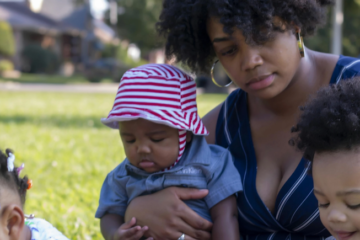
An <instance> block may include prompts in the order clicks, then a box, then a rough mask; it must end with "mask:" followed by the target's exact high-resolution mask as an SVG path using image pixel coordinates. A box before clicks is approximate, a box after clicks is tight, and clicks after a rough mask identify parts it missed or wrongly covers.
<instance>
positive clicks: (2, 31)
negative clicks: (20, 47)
mask: <svg viewBox="0 0 360 240" xmlns="http://www.w3.org/2000/svg"><path fill="white" fill-rule="evenodd" d="M14 43H15V40H14V36H13V32H12V29H11V26H10V25H9V24H8V23H7V22H4V21H0V55H5V56H13V55H14V54H15V44H14Z"/></svg>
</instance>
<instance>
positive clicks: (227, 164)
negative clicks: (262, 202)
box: [95, 64, 242, 240]
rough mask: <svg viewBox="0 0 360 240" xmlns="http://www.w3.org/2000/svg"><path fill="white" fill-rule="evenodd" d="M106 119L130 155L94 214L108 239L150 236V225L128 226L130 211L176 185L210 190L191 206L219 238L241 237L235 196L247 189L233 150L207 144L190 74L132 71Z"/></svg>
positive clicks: (160, 67) (169, 69) (161, 68)
mask: <svg viewBox="0 0 360 240" xmlns="http://www.w3.org/2000/svg"><path fill="white" fill-rule="evenodd" d="M101 121H102V123H103V124H105V125H106V126H108V127H110V128H114V129H118V130H119V131H120V137H121V140H122V143H123V146H124V149H125V154H126V159H125V160H124V161H123V162H122V163H121V164H119V165H118V166H117V167H116V168H115V169H114V170H113V171H111V172H110V173H109V174H108V175H107V177H106V179H105V181H104V183H103V186H102V189H101V194H100V200H99V207H98V209H97V211H96V215H95V216H96V217H97V218H100V219H101V232H102V233H103V235H104V238H105V239H122V240H123V239H141V238H142V237H143V236H144V235H145V236H146V235H147V234H146V233H147V230H148V227H147V226H137V225H136V219H134V218H133V219H131V220H130V221H129V222H127V223H124V216H125V211H126V208H127V205H128V204H129V203H130V202H131V201H132V200H133V199H134V198H136V197H138V196H142V195H146V194H152V193H154V192H156V191H159V190H162V189H164V188H167V187H171V186H177V187H184V188H198V189H208V190H209V194H208V195H207V196H206V197H205V198H204V199H200V200H187V201H185V203H186V204H187V205H188V206H189V207H190V208H191V209H192V210H194V211H195V212H196V213H197V214H199V215H200V216H201V217H203V218H205V219H207V220H209V221H212V222H213V232H212V234H213V239H228V240H229V239H236V240H238V239H240V238H239V230H238V224H237V222H236V224H234V223H233V221H237V220H236V218H234V217H233V216H234V215H236V214H237V207H236V200H235V197H234V194H236V193H237V192H239V191H242V183H241V179H240V175H239V173H238V171H237V170H236V168H235V167H234V165H233V161H232V157H231V155H230V153H229V152H228V151H227V150H226V149H224V148H221V147H219V146H216V145H209V144H207V143H206V140H205V138H204V136H205V135H207V134H208V131H207V129H206V128H205V126H204V124H203V123H202V121H201V119H200V117H199V115H198V113H197V105H196V85H195V82H194V81H193V79H192V78H191V77H190V76H189V75H187V74H185V73H184V72H182V71H181V70H180V69H178V68H176V67H174V66H170V65H166V64H148V65H144V66H140V67H137V68H133V69H130V70H128V71H127V72H126V73H125V74H124V75H123V77H122V79H121V81H120V85H119V88H118V91H117V94H116V97H115V101H114V104H113V108H112V110H111V111H110V113H109V115H108V117H107V118H103V119H102V120H101ZM225 209H230V210H231V211H228V210H225ZM218 213H220V214H229V213H231V214H229V216H228V221H227V220H224V219H227V217H226V216H222V218H221V219H222V220H221V222H220V221H216V218H213V219H212V217H211V216H215V215H219V214H218ZM115 219H116V220H115ZM114 222H118V223H119V224H118V225H117V224H114ZM225 226H226V227H225ZM215 236H217V237H215ZM148 239H152V238H148ZM178 239H186V237H185V235H184V234H182V235H181V236H179V238H178Z"/></svg>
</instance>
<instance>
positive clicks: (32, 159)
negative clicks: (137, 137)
mask: <svg viewBox="0 0 360 240" xmlns="http://www.w3.org/2000/svg"><path fill="white" fill-rule="evenodd" d="M114 94H115V93H114ZM114 94H78V93H77V94H74V93H33V92H29V93H27V92H25V93H24V92H0V109H1V110H0V111H1V114H0V131H1V132H0V148H1V149H2V150H4V148H6V147H10V148H12V149H13V150H14V151H15V155H16V164H17V165H20V164H21V163H25V170H24V171H23V174H27V175H28V176H29V177H30V178H31V179H32V180H33V188H32V189H31V190H30V191H29V192H28V196H27V202H26V206H25V212H26V213H28V214H30V213H34V214H35V215H36V216H37V217H39V218H44V219H46V220H48V221H49V222H51V223H52V224H53V225H54V226H55V227H57V228H58V229H59V230H60V231H61V232H63V233H64V234H65V235H66V236H67V237H69V238H70V239H102V237H101V233H100V230H99V221H98V220H97V219H95V218H94V214H95V210H96V208H97V204H98V198H99V192H100V188H101V185H102V182H103V180H104V178H105V176H106V174H107V173H108V172H109V171H111V170H112V169H113V168H114V167H115V166H116V165H117V164H119V163H120V162H121V161H122V160H123V158H124V152H123V149H122V144H121V142H120V139H119V136H118V132H117V131H116V130H111V129H109V128H106V127H104V126H102V124H101V123H100V118H101V117H105V116H106V115H107V113H108V110H110V108H111V106H112V102H113V99H114V96H115V95H114ZM225 97H226V96H225V95H200V96H199V97H198V107H199V113H200V115H201V116H203V115H204V114H205V113H206V112H208V111H209V110H210V109H212V108H213V107H214V106H216V105H217V104H219V103H220V102H221V101H223V100H224V99H225Z"/></svg>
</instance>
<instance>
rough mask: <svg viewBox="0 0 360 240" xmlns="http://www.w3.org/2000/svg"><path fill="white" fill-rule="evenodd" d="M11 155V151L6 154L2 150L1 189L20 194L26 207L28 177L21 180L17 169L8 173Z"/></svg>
mask: <svg viewBox="0 0 360 240" xmlns="http://www.w3.org/2000/svg"><path fill="white" fill-rule="evenodd" d="M10 153H12V151H11V150H10V149H6V154H5V153H3V152H2V151H1V150H0V188H4V187H7V188H8V189H11V190H14V191H15V192H16V193H17V194H19V197H20V200H21V204H22V205H23V206H24V204H25V199H26V191H27V188H28V178H27V177H26V176H25V177H23V178H20V177H19V175H18V173H17V172H18V171H17V168H16V167H15V168H14V170H13V171H11V172H9V171H8V162H7V159H8V157H9V154H10Z"/></svg>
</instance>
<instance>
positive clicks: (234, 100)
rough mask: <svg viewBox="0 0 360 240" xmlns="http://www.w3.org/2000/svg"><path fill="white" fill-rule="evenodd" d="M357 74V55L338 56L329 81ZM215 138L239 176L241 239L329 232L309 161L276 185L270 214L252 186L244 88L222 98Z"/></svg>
mask: <svg viewBox="0 0 360 240" xmlns="http://www.w3.org/2000/svg"><path fill="white" fill-rule="evenodd" d="M357 75H359V76H360V59H356V58H351V57H344V56H340V58H339V60H338V62H337V64H336V67H335V69H334V72H333V75H332V78H331V81H330V84H336V83H338V82H339V81H340V80H341V79H347V78H351V77H354V76H357ZM216 144H218V145H220V146H223V147H225V148H228V149H229V150H230V152H231V153H232V155H233V158H234V164H235V167H236V168H237V169H238V171H239V173H240V175H241V177H242V182H243V188H244V191H243V192H241V193H239V195H238V198H237V204H238V210H239V226H240V233H241V235H242V237H244V239H246V240H265V239H266V240H300V239H301V240H304V239H308V240H320V239H325V238H326V237H328V236H330V234H329V232H328V231H327V230H326V229H325V227H324V226H323V225H322V223H321V221H320V217H319V210H318V203H317V200H316V198H315V196H314V194H313V181H312V178H311V176H309V175H308V174H307V170H308V168H309V165H308V162H307V161H306V160H305V159H301V161H300V163H299V165H298V166H297V168H296V170H295V172H294V173H293V174H292V176H291V177H290V178H289V179H288V181H287V182H286V183H285V184H284V186H283V187H282V189H281V190H280V192H279V194H278V196H277V199H276V204H275V210H274V214H272V213H271V212H270V211H269V210H268V208H267V207H266V206H265V204H264V203H263V201H262V200H261V198H260V197H259V195H258V193H257V190H256V171H257V163H256V157H255V150H254V145H253V142H252V138H251V130H250V124H249V116H248V109H247V94H246V92H244V91H242V90H240V89H238V90H236V91H234V92H233V93H231V94H230V95H229V97H228V98H227V99H226V101H225V102H224V105H223V107H222V109H221V111H220V114H219V118H218V121H217V126H216Z"/></svg>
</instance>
